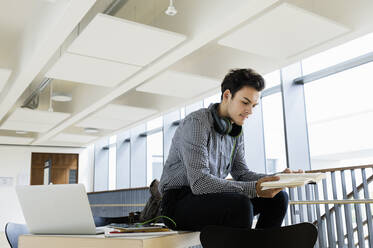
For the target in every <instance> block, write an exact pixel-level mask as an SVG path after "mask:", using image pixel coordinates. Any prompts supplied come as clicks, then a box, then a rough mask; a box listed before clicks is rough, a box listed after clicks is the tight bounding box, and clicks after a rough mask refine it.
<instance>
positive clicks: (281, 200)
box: [273, 191, 289, 212]
mask: <svg viewBox="0 0 373 248" xmlns="http://www.w3.org/2000/svg"><path fill="white" fill-rule="evenodd" d="M273 199H274V200H275V201H276V205H277V207H280V208H281V209H283V210H284V211H285V212H286V210H287V208H288V204H289V195H288V193H287V192H286V191H280V192H279V193H278V194H277V195H275V197H273Z"/></svg>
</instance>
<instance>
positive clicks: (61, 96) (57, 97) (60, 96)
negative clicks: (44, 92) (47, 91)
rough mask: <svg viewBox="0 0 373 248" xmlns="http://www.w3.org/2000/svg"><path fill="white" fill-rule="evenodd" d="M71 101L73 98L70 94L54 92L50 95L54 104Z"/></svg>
mask: <svg viewBox="0 0 373 248" xmlns="http://www.w3.org/2000/svg"><path fill="white" fill-rule="evenodd" d="M72 99H73V97H72V95H71V94H70V93H59V92H54V93H53V95H52V100H53V101H56V102H70V101H72Z"/></svg>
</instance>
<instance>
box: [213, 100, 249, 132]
mask: <svg viewBox="0 0 373 248" xmlns="http://www.w3.org/2000/svg"><path fill="white" fill-rule="evenodd" d="M218 106H219V103H215V104H214V105H213V106H212V108H211V114H212V118H213V120H214V129H215V131H216V132H218V133H219V134H221V135H226V134H229V135H230V136H232V137H237V136H240V135H241V133H242V126H239V125H237V124H235V123H233V124H232V123H231V121H230V120H229V119H228V118H225V117H220V116H219V115H218Z"/></svg>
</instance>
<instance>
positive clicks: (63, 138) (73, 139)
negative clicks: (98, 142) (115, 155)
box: [51, 133, 98, 144]
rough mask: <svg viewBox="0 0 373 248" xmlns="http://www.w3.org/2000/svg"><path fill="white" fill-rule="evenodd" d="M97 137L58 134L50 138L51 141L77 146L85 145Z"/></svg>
mask: <svg viewBox="0 0 373 248" xmlns="http://www.w3.org/2000/svg"><path fill="white" fill-rule="evenodd" d="M97 138H98V137H97V136H92V135H81V134H70V133H60V134H58V135H56V136H55V137H54V138H52V139H51V140H52V141H58V142H66V143H78V144H86V143H89V142H91V141H93V140H95V139H97Z"/></svg>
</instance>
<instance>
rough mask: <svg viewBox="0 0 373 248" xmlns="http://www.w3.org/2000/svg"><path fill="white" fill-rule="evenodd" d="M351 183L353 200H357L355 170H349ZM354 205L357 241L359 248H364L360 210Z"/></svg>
mask: <svg viewBox="0 0 373 248" xmlns="http://www.w3.org/2000/svg"><path fill="white" fill-rule="evenodd" d="M351 181H352V189H353V192H354V199H359V192H358V191H357V188H356V178H355V170H354V169H352V170H351ZM354 205H355V214H356V223H357V237H358V240H359V248H365V240H364V229H363V221H362V218H361V209H360V205H359V204H354Z"/></svg>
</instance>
